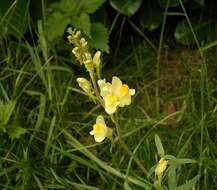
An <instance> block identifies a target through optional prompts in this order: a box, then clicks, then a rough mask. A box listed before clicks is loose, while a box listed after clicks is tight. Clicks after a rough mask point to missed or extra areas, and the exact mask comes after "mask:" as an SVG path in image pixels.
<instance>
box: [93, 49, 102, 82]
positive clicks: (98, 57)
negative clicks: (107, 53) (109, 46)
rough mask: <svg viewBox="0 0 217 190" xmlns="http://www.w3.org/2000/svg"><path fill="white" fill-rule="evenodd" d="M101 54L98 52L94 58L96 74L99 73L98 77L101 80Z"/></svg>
mask: <svg viewBox="0 0 217 190" xmlns="http://www.w3.org/2000/svg"><path fill="white" fill-rule="evenodd" d="M100 63H101V52H100V51H97V52H96V53H95V55H94V57H93V65H94V66H95V68H96V73H97V76H98V78H101V77H100V73H101V65H100Z"/></svg>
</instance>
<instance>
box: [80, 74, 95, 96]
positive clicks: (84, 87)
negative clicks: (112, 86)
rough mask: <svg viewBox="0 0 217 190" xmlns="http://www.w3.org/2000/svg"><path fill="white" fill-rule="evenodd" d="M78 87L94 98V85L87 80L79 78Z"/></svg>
mask: <svg viewBox="0 0 217 190" xmlns="http://www.w3.org/2000/svg"><path fill="white" fill-rule="evenodd" d="M77 82H78V85H79V86H80V87H81V89H82V90H83V91H84V92H86V94H87V95H88V96H90V97H93V92H92V85H91V83H90V82H89V81H88V80H87V79H85V78H77Z"/></svg>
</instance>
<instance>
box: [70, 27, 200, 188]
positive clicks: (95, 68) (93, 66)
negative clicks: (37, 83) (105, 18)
mask: <svg viewBox="0 0 217 190" xmlns="http://www.w3.org/2000/svg"><path fill="white" fill-rule="evenodd" d="M68 33H69V34H70V35H69V36H68V40H69V42H70V43H71V44H72V45H73V46H74V48H73V49H72V53H73V54H74V55H75V57H76V58H77V60H78V61H79V62H80V64H81V65H83V66H84V67H85V68H86V70H87V72H88V73H89V79H86V78H83V77H80V78H77V82H78V85H79V87H80V88H81V89H82V93H83V94H85V95H86V96H88V97H89V98H90V100H92V101H93V102H94V103H95V104H99V105H101V106H102V107H103V108H104V110H105V113H106V114H108V115H109V117H110V119H111V121H112V122H113V123H114V125H115V129H112V128H111V127H109V126H107V125H106V122H105V119H104V117H103V115H102V114H101V115H99V116H97V118H96V123H95V124H93V126H92V130H91V131H90V132H89V133H90V135H92V136H93V137H94V140H95V141H96V142H97V143H100V142H102V141H104V140H105V139H106V138H107V139H112V136H113V131H114V130H116V133H117V135H118V140H119V143H120V145H121V146H122V148H123V149H124V150H125V151H126V152H127V153H128V154H129V155H130V156H131V158H132V159H133V160H134V161H135V163H136V164H137V166H138V167H139V168H140V169H141V171H142V172H143V173H144V174H145V176H147V177H148V178H149V179H150V180H152V182H153V187H155V188H156V189H157V190H164V189H169V190H191V189H192V188H193V187H195V184H196V182H197V180H198V179H199V177H198V176H196V177H194V178H193V179H191V180H189V181H187V182H186V183H185V184H183V185H180V186H177V184H178V182H177V179H178V177H177V174H176V172H177V170H178V168H179V167H180V165H181V164H187V163H195V161H194V160H191V159H179V158H176V157H174V156H172V155H165V152H164V149H163V145H162V143H161V140H160V138H159V137H158V136H157V135H156V136H155V143H156V147H157V151H158V154H159V156H160V158H161V159H160V160H159V161H158V163H157V164H156V165H155V166H154V167H153V168H151V169H150V171H149V172H148V171H147V170H146V169H145V168H144V166H143V165H142V164H141V162H140V160H139V159H138V158H137V156H136V155H135V154H134V153H133V152H132V151H131V150H130V149H129V148H128V146H127V145H126V144H125V142H124V141H123V138H122V134H121V128H120V125H119V121H118V109H120V108H122V107H125V106H128V105H130V104H131V102H132V96H133V95H134V94H135V89H131V88H130V87H129V86H128V85H127V84H124V83H123V82H122V81H121V80H120V79H119V78H118V77H117V76H113V77H112V81H111V82H107V81H106V79H102V78H101V54H102V53H101V52H100V51H97V52H95V53H94V54H92V53H91V51H90V49H89V46H88V43H87V41H86V39H85V38H84V37H82V35H81V32H80V31H79V30H76V29H74V30H72V28H69V29H68ZM167 173H168V175H167ZM152 174H155V176H154V178H153V177H151V175H152ZM166 175H167V177H168V188H167V187H165V186H164V182H165V177H166ZM125 185H126V184H125ZM126 189H128V188H126Z"/></svg>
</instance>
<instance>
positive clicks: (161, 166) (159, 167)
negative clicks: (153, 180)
mask: <svg viewBox="0 0 217 190" xmlns="http://www.w3.org/2000/svg"><path fill="white" fill-rule="evenodd" d="M167 164H168V161H167V160H164V159H163V158H161V159H160V161H159V162H158V164H157V167H156V169H155V174H156V175H157V176H160V175H162V174H163V172H164V171H165V170H166V168H167Z"/></svg>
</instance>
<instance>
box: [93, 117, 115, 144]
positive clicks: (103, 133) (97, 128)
mask: <svg viewBox="0 0 217 190" xmlns="http://www.w3.org/2000/svg"><path fill="white" fill-rule="evenodd" d="M112 132H113V130H112V129H111V128H108V127H107V126H106V124H105V120H104V118H103V116H101V115H100V116H98V117H97V119H96V124H94V125H93V130H92V131H90V135H94V139H95V141H96V142H102V141H103V140H104V139H105V138H106V137H107V138H111V137H112Z"/></svg>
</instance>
